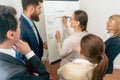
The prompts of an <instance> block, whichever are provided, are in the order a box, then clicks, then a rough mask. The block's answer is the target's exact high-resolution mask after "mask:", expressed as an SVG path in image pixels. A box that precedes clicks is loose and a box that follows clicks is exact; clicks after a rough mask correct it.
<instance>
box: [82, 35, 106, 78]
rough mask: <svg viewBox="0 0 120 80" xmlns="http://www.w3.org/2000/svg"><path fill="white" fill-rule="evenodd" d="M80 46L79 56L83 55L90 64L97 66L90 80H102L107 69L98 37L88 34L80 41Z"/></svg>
mask: <svg viewBox="0 0 120 80" xmlns="http://www.w3.org/2000/svg"><path fill="white" fill-rule="evenodd" d="M80 46H81V51H80V54H82V55H84V56H85V57H86V58H87V59H88V60H89V61H90V62H91V63H93V64H97V66H96V67H95V69H94V72H93V77H92V80H102V79H103V77H104V75H105V72H106V70H107V67H108V58H107V56H106V55H105V45H104V42H103V41H102V39H101V38H99V37H98V36H96V35H93V34H88V35H86V36H84V37H83V38H82V39H81V43H80Z"/></svg>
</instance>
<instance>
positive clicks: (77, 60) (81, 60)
mask: <svg viewBox="0 0 120 80" xmlns="http://www.w3.org/2000/svg"><path fill="white" fill-rule="evenodd" d="M73 63H87V64H92V63H91V62H90V61H88V60H85V59H75V60H74V61H73Z"/></svg>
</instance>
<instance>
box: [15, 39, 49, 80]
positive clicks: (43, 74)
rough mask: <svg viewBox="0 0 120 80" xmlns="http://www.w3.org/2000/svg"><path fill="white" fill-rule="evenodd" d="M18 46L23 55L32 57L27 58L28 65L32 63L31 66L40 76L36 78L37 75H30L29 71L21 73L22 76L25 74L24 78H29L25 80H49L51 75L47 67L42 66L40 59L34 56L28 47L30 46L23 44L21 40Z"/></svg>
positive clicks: (17, 43)
mask: <svg viewBox="0 0 120 80" xmlns="http://www.w3.org/2000/svg"><path fill="white" fill-rule="evenodd" d="M16 45H17V48H16V50H17V51H18V52H20V53H21V54H23V55H25V56H26V57H27V56H28V55H30V56H29V57H27V59H28V63H30V64H31V66H33V68H34V70H35V73H37V74H38V76H36V75H34V74H32V73H30V72H29V71H28V69H27V70H26V71H25V72H21V73H19V74H21V75H22V74H23V73H25V74H24V75H23V78H26V77H27V78H28V79H24V80H49V74H48V72H47V71H46V68H45V66H44V65H43V64H42V62H41V61H40V59H39V58H38V57H37V56H36V55H35V54H34V52H32V51H31V49H30V47H29V46H28V44H27V43H26V42H23V41H21V40H19V41H18V42H16ZM23 46H24V47H23ZM26 68H27V67H26Z"/></svg>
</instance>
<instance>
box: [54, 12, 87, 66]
mask: <svg viewBox="0 0 120 80" xmlns="http://www.w3.org/2000/svg"><path fill="white" fill-rule="evenodd" d="M87 22H88V16H87V13H86V12H85V11H83V10H76V11H75V12H74V13H73V14H72V16H71V18H70V23H71V27H72V28H73V29H74V34H72V35H71V36H69V37H68V38H66V39H65V40H64V42H63V44H62V47H61V37H60V32H59V31H57V32H56V40H57V43H58V51H59V55H60V57H61V58H62V61H61V63H60V66H63V65H64V64H66V63H68V62H72V61H73V60H74V59H76V58H78V57H79V55H78V53H77V47H78V46H79V43H80V40H81V38H82V37H83V36H84V35H86V34H87V30H86V28H87Z"/></svg>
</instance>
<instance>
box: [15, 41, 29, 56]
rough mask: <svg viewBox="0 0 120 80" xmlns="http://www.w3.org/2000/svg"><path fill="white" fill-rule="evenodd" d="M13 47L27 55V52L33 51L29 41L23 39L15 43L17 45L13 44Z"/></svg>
mask: <svg viewBox="0 0 120 80" xmlns="http://www.w3.org/2000/svg"><path fill="white" fill-rule="evenodd" d="M13 48H14V49H15V50H16V51H17V52H19V53H21V54H23V55H26V54H27V53H29V52H30V51H31V49H30V47H29V45H28V43H27V42H24V41H22V40H19V41H18V42H16V43H15V46H13Z"/></svg>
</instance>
